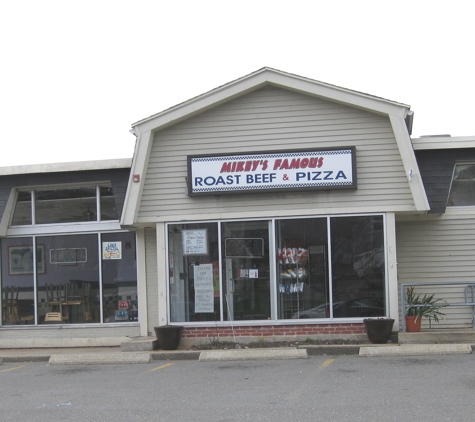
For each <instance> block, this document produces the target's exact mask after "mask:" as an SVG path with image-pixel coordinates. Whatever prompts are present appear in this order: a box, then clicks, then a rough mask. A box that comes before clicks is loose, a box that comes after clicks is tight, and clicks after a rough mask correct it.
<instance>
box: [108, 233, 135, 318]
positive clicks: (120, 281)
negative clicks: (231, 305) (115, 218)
mask: <svg viewBox="0 0 475 422" xmlns="http://www.w3.org/2000/svg"><path fill="white" fill-rule="evenodd" d="M101 254H102V257H101V259H102V302H103V314H104V317H103V318H104V322H128V321H138V297H137V268H136V256H135V233H107V234H102V236H101Z"/></svg>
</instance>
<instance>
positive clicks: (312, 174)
mask: <svg viewBox="0 0 475 422" xmlns="http://www.w3.org/2000/svg"><path fill="white" fill-rule="evenodd" d="M333 173H334V172H333V171H324V172H322V171H307V172H303V171H302V172H298V173H297V174H296V175H295V177H296V180H297V182H299V181H301V180H309V181H318V180H338V179H347V177H346V174H345V172H344V171H342V170H340V171H339V172H338V173H337V175H336V176H334V175H333Z"/></svg>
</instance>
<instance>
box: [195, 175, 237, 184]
mask: <svg viewBox="0 0 475 422" xmlns="http://www.w3.org/2000/svg"><path fill="white" fill-rule="evenodd" d="M240 178H241V175H240V174H235V175H234V176H226V177H223V176H219V177H213V176H208V177H205V178H203V177H195V186H204V185H206V186H219V185H233V184H237V185H238V184H239V179H240Z"/></svg>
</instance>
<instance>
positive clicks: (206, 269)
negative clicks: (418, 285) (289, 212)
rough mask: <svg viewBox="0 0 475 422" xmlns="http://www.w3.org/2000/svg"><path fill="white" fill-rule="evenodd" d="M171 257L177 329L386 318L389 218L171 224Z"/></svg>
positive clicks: (171, 290)
mask: <svg viewBox="0 0 475 422" xmlns="http://www.w3.org/2000/svg"><path fill="white" fill-rule="evenodd" d="M273 244H275V248H274V247H271V245H273ZM274 250H275V254H274V252H273V251H274ZM168 253H169V293H170V320H171V322H199V321H216V322H218V321H220V322H226V321H245V320H256V321H264V320H265V321H268V320H292V319H328V318H330V319H332V318H365V317H381V316H385V315H386V289H385V286H386V270H385V268H386V266H385V249H384V218H383V216H382V215H369V216H348V217H346V216H345V217H318V218H298V219H278V220H277V219H276V220H260V221H230V222H216V223H196V224H170V225H169V226H168Z"/></svg>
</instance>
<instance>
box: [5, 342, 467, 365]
mask: <svg viewBox="0 0 475 422" xmlns="http://www.w3.org/2000/svg"><path fill="white" fill-rule="evenodd" d="M454 353H457V354H460V353H466V354H468V353H472V345H470V344H417V345H416V344H412V345H411V344H395V343H387V344H382V345H377V344H362V345H311V346H300V347H299V348H291V347H283V348H274V349H271V348H261V349H259V348H256V349H235V350H229V349H228V350H207V351H192V350H174V351H165V350H157V351H135V352H130V351H123V350H122V349H121V347H84V348H49V349H41V348H38V349H0V363H2V362H3V363H9V362H48V363H50V364H113V363H115V364H123V363H148V362H152V361H162V360H199V361H220V360H256V359H258V360H271V359H305V358H307V357H308V356H315V355H360V356H367V357H373V356H424V355H434V354H437V355H440V354H454Z"/></svg>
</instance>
